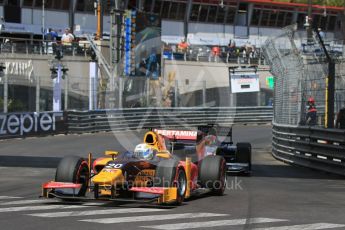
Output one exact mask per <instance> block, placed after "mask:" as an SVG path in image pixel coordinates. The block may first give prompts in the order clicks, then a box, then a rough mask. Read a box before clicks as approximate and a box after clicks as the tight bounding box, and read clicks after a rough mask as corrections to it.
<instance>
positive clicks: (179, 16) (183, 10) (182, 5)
mask: <svg viewBox="0 0 345 230" xmlns="http://www.w3.org/2000/svg"><path fill="white" fill-rule="evenodd" d="M186 9H187V4H186V3H179V8H178V10H177V17H176V19H177V20H184V17H185V14H186Z"/></svg>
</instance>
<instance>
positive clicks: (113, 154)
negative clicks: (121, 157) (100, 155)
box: [104, 150, 119, 160]
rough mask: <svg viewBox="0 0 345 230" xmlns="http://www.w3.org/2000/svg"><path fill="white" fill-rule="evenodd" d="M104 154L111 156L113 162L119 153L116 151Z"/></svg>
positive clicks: (108, 151)
mask: <svg viewBox="0 0 345 230" xmlns="http://www.w3.org/2000/svg"><path fill="white" fill-rule="evenodd" d="M104 154H105V155H106V156H111V157H112V158H113V160H114V158H115V156H117V155H118V154H119V152H118V151H111V150H107V151H105V152H104Z"/></svg>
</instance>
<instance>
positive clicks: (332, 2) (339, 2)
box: [278, 0, 345, 7]
mask: <svg viewBox="0 0 345 230" xmlns="http://www.w3.org/2000/svg"><path fill="white" fill-rule="evenodd" d="M278 2H294V3H305V4H308V0H278ZM312 3H313V5H321V6H324V5H326V6H343V7H345V1H344V0H312Z"/></svg>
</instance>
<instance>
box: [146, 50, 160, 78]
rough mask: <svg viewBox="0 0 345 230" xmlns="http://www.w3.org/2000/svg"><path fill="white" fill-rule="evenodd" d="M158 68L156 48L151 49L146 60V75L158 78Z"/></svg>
mask: <svg viewBox="0 0 345 230" xmlns="http://www.w3.org/2000/svg"><path fill="white" fill-rule="evenodd" d="M158 70H159V63H158V59H157V55H156V50H155V49H152V51H151V54H150V56H149V57H148V59H147V61H146V77H151V78H152V79H153V80H158V77H159V72H158Z"/></svg>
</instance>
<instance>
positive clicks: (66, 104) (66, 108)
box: [64, 76, 69, 111]
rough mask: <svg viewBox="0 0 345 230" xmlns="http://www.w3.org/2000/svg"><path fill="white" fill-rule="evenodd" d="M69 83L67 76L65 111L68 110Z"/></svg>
mask: <svg viewBox="0 0 345 230" xmlns="http://www.w3.org/2000/svg"><path fill="white" fill-rule="evenodd" d="M68 83H69V77H68V76H65V103H64V110H65V111H66V110H68Z"/></svg>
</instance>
